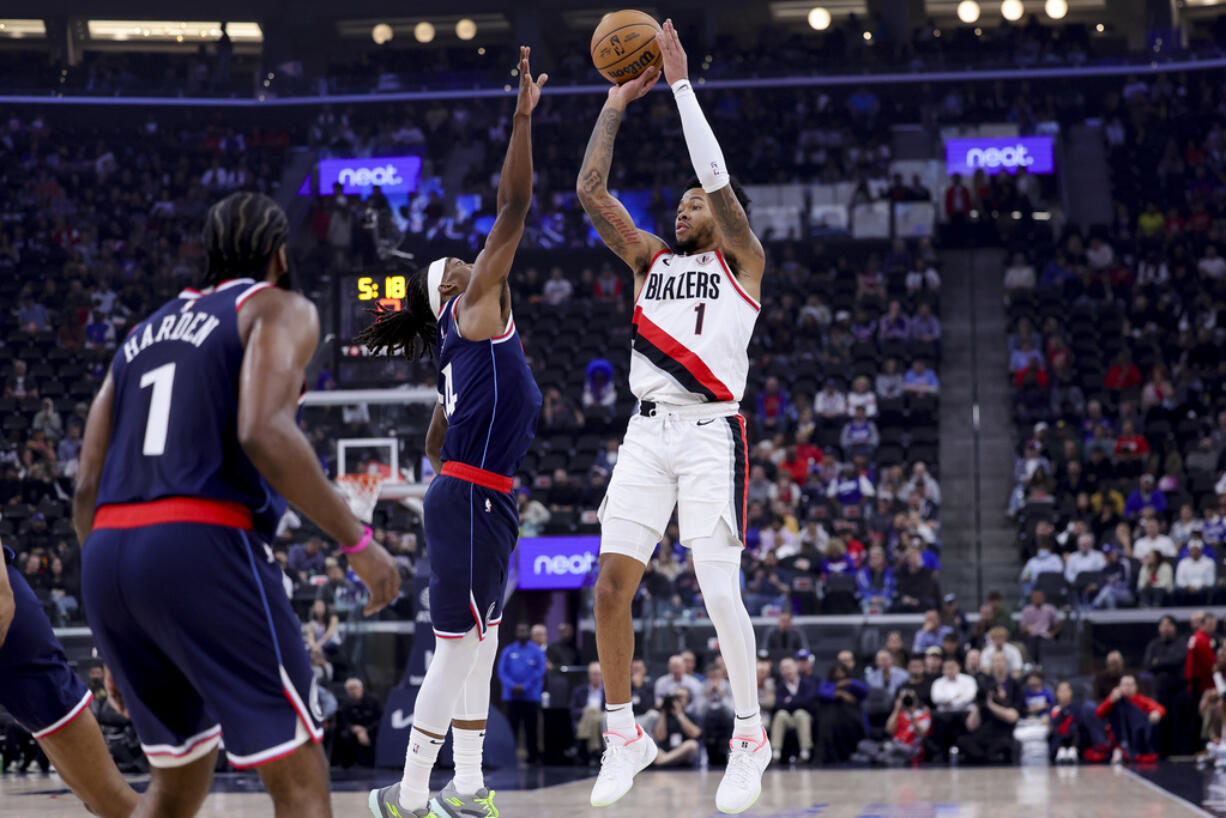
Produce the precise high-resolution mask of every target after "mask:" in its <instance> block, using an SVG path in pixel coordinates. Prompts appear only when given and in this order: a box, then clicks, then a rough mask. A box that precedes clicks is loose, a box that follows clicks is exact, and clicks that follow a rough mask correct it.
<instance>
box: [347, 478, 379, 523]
mask: <svg viewBox="0 0 1226 818" xmlns="http://www.w3.org/2000/svg"><path fill="white" fill-rule="evenodd" d="M336 485H337V488H339V489H340V490H341V494H344V495H345V502H347V503H348V504H349V510H350V511H352V512H353V515H354V516H355V517H357V518H358V519H359V520H361V521H362V522H364V523H370V522H371V521H372V520H373V519H374V516H375V504H376V503H378V502H379V490H380V488H381V487H382V486H383V477H382V475H378V474H342V475H341V476H340V477H338V478H336Z"/></svg>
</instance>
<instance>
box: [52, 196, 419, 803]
mask: <svg viewBox="0 0 1226 818" xmlns="http://www.w3.org/2000/svg"><path fill="white" fill-rule="evenodd" d="M206 219H207V220H206V224H205V231H204V245H205V250H206V252H207V255H208V271H207V274H206V278H205V281H204V286H203V287H202V288H201V289H193V288H189V289H185V290H184V291H183V292H181V293H180V294H179V295H178V297H176V298H174V299H172V300H170V301H169V302H167V303H166V304H165V305H164V306H163V307H162V308H161V309H159V310H158V311H157V312H155V313H154V314H153V315H151V316H150V317H148V318H146V319H145V320H144V321H141V322H140V323H138V324H136V326H135V327H133V329H132V332H131V334H129V335H128V337H127V339H126V340H125V341H124V342H123V344H121V346H120V348H119V351H118V353H117V354H116V355H115V360H114V362H113V363H112V364H111V368H110V372H109V373H108V374H107V377H106V379H105V380H104V381H103V384H102V388H101V390H100V391H99V393H98V396H97V397H96V398H95V400H94V404H93V406H92V407H91V409H90V412H89V419H88V420H87V422H86V427H85V440H84V443H83V447H82V450H81V459H80V469H79V472H78V474H77V490H76V495H75V496H74V498H73V524H74V526H75V528H76V531H77V536H78V537H79V539H80V541H81V542H82V543H83V547H82V590H83V593H84V598H85V609H86V614H87V616H88V618H89V622H90V625H91V626H92V627H93V631H94V637H95V639H96V641H97V643H98V649H99V650H100V652H101V653H102V656H103V658H105V659H106V661H107V664H108V666H109V668H110V670H111V673H112V674H113V677H114V681H113V688H114V692H113V693H112V702H115V703H118V704H119V705H120V706H121V707H126V709H127V711H128V713H129V714H130V716H131V718H132V722H133V724H134V725H135V727H136V733H137V735H138V736H139V738H140V741H141V746H142V747H143V749H144V751H145V755H146V757H147V758H148V759H149V763H150V765H151V766H152V768H153V769H152V779H151V781H150V783H149V788H148V790H146V792H145V793H144V795H142V796H141V803H140V806H139V807H138V808H137V810H136V812H135V813H134V814H137V815H157V816H190V815H194V814H195V813H196V811H197V810H198V809H199V808H200V805H201V803H202V802H203V801H204V798H205V795H207V794H208V791H209V784H210V782H211V781H212V777H213V768H214V766H215V764H216V759H217V752H218V744H219V741H220V739H221V736H222V734H223V733H224V737H225V747H226V755H227V757H228V758H229V760H230V763H231V764H233V765H234V766H236V767H243V768H247V767H258V768H259V772H260V777H261V778H262V779H263V781H264V786H265V788H266V789H267V790H268V792H269V794H270V795H272V798H273V801H274V802H275V804H276V811H277V814H278V815H293V816H295V818H301V817H302V816H311V818H329V817H330V816H331V815H332V810H331V805H330V799H329V795H328V765H327V760H326V759H325V758H324V754H323V752H322V751H321V749H320V747H319V745H318V743H317V742H319V741H320V739H321V738H322V737H323V728H322V724H321V721H322V719H321V714H320V708H319V699H318V691H317V690H316V688H315V682H314V676H313V674H312V672H311V666H310V661H309V659H308V657H307V653H306V649H305V647H304V645H303V641H302V630H301V627H302V626H301V624H300V623H299V621H298V618H297V617H296V616H295V615H294V611H293V609H292V608H291V607H290V604H289V600H288V598H287V597H286V594H285V590H284V586H283V585H282V580H283V578H284V575H283V574H282V572H281V569H280V567H279V566H278V565H277V563H276V561H275V560H274V559H273V555H272V550H271V549H270V548H269V546H268V545H267V542H268V540H269V539H270V538H271V537H272V535H273V533H274V532H275V529H276V525H277V522H278V520H279V519H280V517H281V515H282V513H283V512H284V510H285V507H286V502H287V501H288V502H290V503H293V504H294V505H295V506H296V507H298V508H299V509H300V510H303V511H307V510H309V511H308V513H309V516H310V517H311V518H312V519H314V520H315V521H316V522H317V523H318V524H319V526H320V527H321V528H322V529H323V530H324V531H326V532H327V533H328V534H329V535H331V536H332V537H333V538H335V539H336V541H337V542H339V543H341V544H342V546H343V547H342V548H341V552H342V553H344V554H346V555H347V556H348V558H349V564H350V566H351V567H352V568H353V569H354V570H355V571H357V573H358V575H359V576H361V577H362V579H363V581H364V582H365V583H366V585H367V586H368V587H369V588H370V592H371V602H370V604H369V605H368V606H367V613H371V612H373V611H374V610H377V609H379V608H381V607H383V606H384V605H386V604H387V603H388V602H390V601H392V600H393V599H394V598H395V596H396V594H397V593H398V592H399V589H400V578H399V575H398V573H397V571H396V568H395V565H394V564H393V562H392V560H391V557H390V556H389V555H388V553H387V552H386V551H385V550H383V548H382V547H380V546H378V545H375V544H372V543H371V531H370V527H369V526H363V525H362V524H361V523H360V522H359V521H358V520H357V519H356V518H355V517H354V515H353V513H352V512H351V511H350V509H349V507H348V506H347V505H346V503H345V501H344V500H343V499H342V498H341V496H340V494H339V493H338V492H337V491H335V490H334V489H333V487H332V486H331V485H329V483H328V481H327V479H326V478H325V477H324V475H323V472H322V470H321V469H320V465H319V461H318V459H317V458H316V457H315V453H314V451H313V450H312V449H311V445H310V443H309V442H308V441H307V439H306V437H305V436H304V435H303V434H302V432H301V430H300V429H299V428H298V423H297V409H298V397H299V393H300V390H301V387H302V383H303V371H304V368H305V366H306V364H307V362H308V361H309V360H310V359H311V356H312V355H313V354H314V352H315V345H316V343H317V342H318V339H319V319H318V316H317V315H316V312H315V307H314V305H312V304H311V302H310V301H308V300H307V299H305V298H303V297H302V296H300V295H297V294H295V293H292V292H288V291H287V290H286V289H282V288H281V287H278V286H277V284H278V283H281V284H287V283H288V275H287V272H288V271H287V263H286V255H285V240H286V235H287V233H288V224H287V222H286V218H285V214H284V213H283V212H282V210H281V208H279V207H277V205H276V203H275V202H273V201H272V200H271V199H269V198H268V197H267V196H262V195H260V194H256V193H236V194H234V195H232V196H229V197H227V198H226V199H223V200H222V201H221V202H219V203H218V204H216V205H214V206H213V207H212V208H211V209H210V210H209V213H208V216H207V217H206ZM110 687H112V685H111V684H108V688H110Z"/></svg>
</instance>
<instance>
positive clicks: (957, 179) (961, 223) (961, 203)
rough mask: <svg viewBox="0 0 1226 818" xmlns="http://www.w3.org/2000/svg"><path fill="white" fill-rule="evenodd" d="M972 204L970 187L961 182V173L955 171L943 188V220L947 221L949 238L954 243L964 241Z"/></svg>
mask: <svg viewBox="0 0 1226 818" xmlns="http://www.w3.org/2000/svg"><path fill="white" fill-rule="evenodd" d="M973 206H974V202H973V201H972V199H971V189H970V188H968V187H967V186H966V185H965V184H963V183H962V174H960V173H955V174H954V176H953V179H952V180H951V181H950V184H949V187H948V188H946V190H945V220H946V221H948V222H949V233H950V238H951V239H952V240H953V241H954V242H955V243H961V242H964V241H966V238H967V223H968V222H969V221H970V217H971V208H972V207H973Z"/></svg>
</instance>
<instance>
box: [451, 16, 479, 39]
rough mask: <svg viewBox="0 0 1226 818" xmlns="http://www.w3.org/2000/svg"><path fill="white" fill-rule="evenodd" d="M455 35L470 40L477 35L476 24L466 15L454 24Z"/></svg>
mask: <svg viewBox="0 0 1226 818" xmlns="http://www.w3.org/2000/svg"><path fill="white" fill-rule="evenodd" d="M455 36H457V37H459V38H460V39H461V40H471V39H472V38H473V37H476V36H477V24H476V23H474V22H473V21H472V20H470V19H468V18H467V17H465V18H463V19H461V20H460V21H459V22H457V23H456V24H455Z"/></svg>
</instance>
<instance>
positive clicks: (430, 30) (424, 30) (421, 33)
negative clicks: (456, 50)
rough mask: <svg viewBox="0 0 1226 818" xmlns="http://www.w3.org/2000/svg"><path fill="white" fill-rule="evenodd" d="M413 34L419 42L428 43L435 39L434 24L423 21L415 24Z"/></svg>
mask: <svg viewBox="0 0 1226 818" xmlns="http://www.w3.org/2000/svg"><path fill="white" fill-rule="evenodd" d="M413 36H414V37H416V38H417V42H419V43H428V42H430V41H431V40H433V39H434V24H433V23H429V22H426V21H424V20H423V21H422V22H420V23H418V24H417V25H415V26H413Z"/></svg>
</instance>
